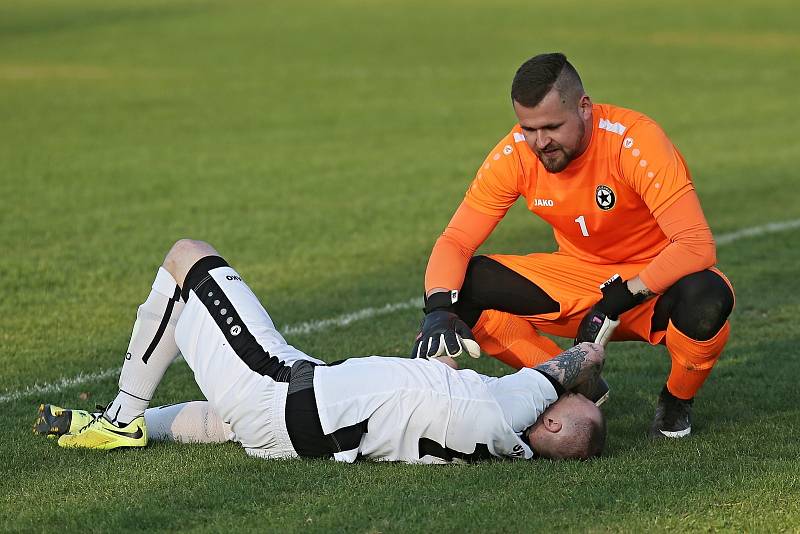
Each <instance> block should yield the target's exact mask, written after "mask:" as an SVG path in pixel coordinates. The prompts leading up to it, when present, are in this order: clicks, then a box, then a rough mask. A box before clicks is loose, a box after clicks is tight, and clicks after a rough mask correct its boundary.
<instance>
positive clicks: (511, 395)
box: [314, 356, 557, 463]
mask: <svg viewBox="0 0 800 534" xmlns="http://www.w3.org/2000/svg"><path fill="white" fill-rule="evenodd" d="M314 391H315V394H316V399H317V408H318V409H319V416H320V422H321V423H322V430H323V431H324V432H325V434H331V433H333V432H334V431H336V430H337V429H339V428H343V427H346V426H350V425H354V424H357V423H360V422H362V421H364V420H367V419H368V420H369V423H368V429H367V433H366V434H364V437H363V438H362V440H361V444H360V446H359V449H358V450H353V451H346V452H343V453H339V454H337V455H335V457H336V459H337V460H341V461H353V460H355V458H356V455H357V454H361V455H362V456H365V457H369V458H372V459H375V460H387V461H403V462H411V463H444V462H447V461H452V460H457V459H459V458H460V459H478V458H484V457H489V456H499V457H512V458H531V457H532V456H533V452H532V451H531V449H530V447H529V446H528V444H527V443H526V442H525V441H523V440H522V439H520V436H519V432H521V431H522V430H524V429H525V428H527V427H528V426H530V425H531V424H533V422H534V421H536V419H537V418H538V417H539V415H540V414H541V412H542V411H544V409H545V408H546V407H547V406H549V405H550V404H552V403H553V402H555V400H556V399H557V395H556V392H555V390H554V389H553V386H552V385H551V384H550V382H549V381H548V380H547V379H546V378H545V377H544V376H542V375H541V374H540V373H538V372H536V371H531V370H524V371H523V372H519V373H515V374H514V375H510V376H508V377H502V378H491V377H485V376H482V375H479V374H478V373H475V372H474V371H471V370H468V369H465V370H459V371H456V370H454V369H451V368H450V367H448V366H447V365H444V364H442V363H440V362H436V361H431V360H424V359H408V358H390V357H381V356H370V357H367V358H353V359H350V360H347V361H345V362H344V363H342V364H340V365H335V366H331V367H322V366H320V367H317V368H316V370H315V376H314ZM522 424H525V425H526V426H525V427H524V428H521V429H519V430H517V429H516V427H519V426H520V425H522Z"/></svg>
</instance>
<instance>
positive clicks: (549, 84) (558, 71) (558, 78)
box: [511, 52, 583, 108]
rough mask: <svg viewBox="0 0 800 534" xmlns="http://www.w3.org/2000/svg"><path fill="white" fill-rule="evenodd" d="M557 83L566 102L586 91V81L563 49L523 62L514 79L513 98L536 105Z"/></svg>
mask: <svg viewBox="0 0 800 534" xmlns="http://www.w3.org/2000/svg"><path fill="white" fill-rule="evenodd" d="M553 86H555V88H556V90H557V91H558V94H559V95H561V99H562V101H564V102H569V101H570V100H573V99H574V100H576V101H577V99H578V98H580V97H581V96H582V95H583V82H581V77H580V76H579V75H578V71H576V70H575V67H573V66H572V64H571V63H570V62H569V61H567V56H565V55H564V54H562V53H560V52H554V53H552V54H539V55H538V56H534V57H532V58H530V59H529V60H528V61H526V62H525V63H523V64H522V65H521V66H520V68H519V69H517V73H516V74H515V75H514V81H513V82H512V83H511V99H512V100H514V101H515V102H517V103H519V104H520V105H522V106H525V107H526V108H533V107H536V106H538V105H539V102H541V101H542V99H543V98H544V97H545V95H546V94H547V93H549V92H550V90H551V89H552V88H553Z"/></svg>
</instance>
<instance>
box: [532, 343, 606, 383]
mask: <svg viewBox="0 0 800 534" xmlns="http://www.w3.org/2000/svg"><path fill="white" fill-rule="evenodd" d="M588 354H589V351H587V350H583V349H581V348H580V346H576V347H572V348H571V349H568V350H566V351H564V352H562V353H561V354H559V355H558V356H556V357H554V358H553V359H552V360H548V361H546V362H544V363H542V364H540V365H537V366H536V369H538V370H539V371H542V372H544V373H547V374H548V375H550V376H551V377H553V378H555V379H556V380H557V381H558V382H559V383H560V384H561V385H562V386H564V389H572V388H573V387H575V386H576V385H578V384H579V383H581V382H584V381H586V380H587V378H589V377H590V376H593V375H595V374H597V371H598V370H597V369H594V367H596V366H595V364H594V362H593V361H591V360H589V359H587V358H586V356H587V355H588ZM590 368H591V370H590Z"/></svg>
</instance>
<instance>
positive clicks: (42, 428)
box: [33, 404, 100, 438]
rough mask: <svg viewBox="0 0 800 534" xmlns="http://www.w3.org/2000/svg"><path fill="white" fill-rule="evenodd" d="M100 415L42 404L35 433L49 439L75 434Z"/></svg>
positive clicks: (34, 428)
mask: <svg viewBox="0 0 800 534" xmlns="http://www.w3.org/2000/svg"><path fill="white" fill-rule="evenodd" d="M99 415H100V414H99V413H94V414H93V413H89V412H87V411H86V410H68V409H66V408H61V407H60V406H55V405H53V404H40V405H39V413H38V416H37V417H36V422H35V423H34V424H33V433H34V434H42V435H44V436H47V437H48V438H57V437H58V436H61V435H63V434H70V433H71V434H74V433H76V432H78V431H79V430H80V429H81V428H83V427H85V426H86V425H88V424H89V423H91V422H92V421H93V420H94V419H95V418H96V417H97V416H99Z"/></svg>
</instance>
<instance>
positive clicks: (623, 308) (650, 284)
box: [413, 53, 734, 438]
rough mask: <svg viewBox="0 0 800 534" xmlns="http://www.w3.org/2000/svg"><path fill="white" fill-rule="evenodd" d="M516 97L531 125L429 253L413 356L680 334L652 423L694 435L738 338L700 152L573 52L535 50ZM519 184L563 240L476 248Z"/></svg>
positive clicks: (507, 351)
mask: <svg viewBox="0 0 800 534" xmlns="http://www.w3.org/2000/svg"><path fill="white" fill-rule="evenodd" d="M511 97H512V103H513V106H514V111H515V113H516V115H517V119H518V123H517V124H516V125H515V126H514V127H513V128H512V129H511V131H510V132H509V133H508V135H506V136H505V137H504V138H503V139H501V140H500V142H499V143H498V144H497V146H496V147H495V148H494V149H493V150H492V151H491V153H490V154H489V155H488V157H487V158H486V160H485V161H484V163H483V164H482V165H481V168H480V169H479V170H478V172H477V175H476V177H475V179H474V180H473V182H472V184H471V185H470V187H469V189H468V190H467V193H466V196H465V198H464V200H463V202H462V203H461V205H460V206H459V207H458V209H457V210H456V212H455V214H454V215H453V218H452V219H451V221H450V223H449V224H448V226H447V228H446V229H445V231H444V233H443V234H442V236H441V237H440V238H439V239H438V240H437V241H436V244H435V246H434V248H433V252H432V253H431V257H430V260H429V262H428V268H427V271H426V274H425V297H426V299H425V313H426V315H425V319H424V320H423V324H422V327H421V330H420V333H419V335H418V336H417V340H416V342H415V344H414V350H413V352H414V355H415V356H418V357H428V356H435V355H441V354H448V355H451V356H452V355H455V354H458V353H460V352H461V351H462V350H463V349H466V350H467V351H468V352H470V354H472V355H477V354H479V349H478V347H477V345H480V348H481V349H482V350H483V351H484V352H486V353H488V354H490V355H491V356H494V357H495V358H497V359H499V360H501V361H503V362H505V363H507V364H509V365H511V366H512V367H515V368H520V367H532V366H535V365H537V364H538V363H540V362H542V361H545V360H547V359H549V358H550V357H551V356H553V355H555V354H558V353H559V352H560V351H561V349H560V348H559V347H558V346H557V345H556V344H555V343H554V342H553V341H552V340H550V339H549V338H547V337H544V336H542V335H541V333H542V332H544V333H548V334H552V335H555V336H561V337H569V338H575V340H576V342H581V341H591V342H597V343H602V344H605V343H607V342H609V341H625V340H636V341H644V342H647V343H649V344H651V345H666V347H667V350H668V352H669V355H670V357H671V359H672V367H671V370H670V373H669V376H668V377H667V380H666V383H665V385H664V387H663V389H662V391H661V393H660V395H659V398H658V401H657V406H656V413H655V417H654V419H653V423H652V425H651V427H650V435H651V436H652V437H657V438H662V437H684V436H688V435H689V434H690V433H691V407H692V402H693V398H694V396H695V394H696V393H697V391H698V390H699V389H700V387H701V386H702V384H703V382H704V381H705V379H706V377H707V376H708V374H709V372H710V371H711V369H712V367H713V366H714V364H715V363H716V361H717V360H718V358H719V357H720V354H721V353H722V350H723V348H724V346H725V343H726V342H727V340H728V336H729V324H728V321H727V319H728V316H729V315H730V313H731V311H732V309H733V305H734V294H733V289H732V287H731V284H730V282H729V281H728V280H727V278H726V277H725V276H724V275H723V274H722V273H721V272H720V271H719V270H718V269H716V268H715V267H714V264H715V262H716V248H715V244H714V240H713V237H712V235H711V230H710V229H709V227H708V223H707V222H706V219H705V216H704V215H703V211H702V209H701V207H700V202H699V200H698V197H697V194H696V193H695V189H694V185H693V183H692V178H691V175H690V173H689V170H688V168H687V166H686V162H685V161H684V159H683V157H682V156H681V154H680V152H678V150H677V148H675V146H674V145H673V144H672V142H671V141H670V140H669V138H668V137H667V136H666V134H665V133H664V132H663V131H662V129H661V128H660V127H659V126H658V124H656V123H655V121H653V120H652V119H650V118H648V117H646V116H645V115H643V114H641V113H638V112H636V111H632V110H629V109H624V108H620V107H617V106H613V105H608V104H596V103H593V102H592V100H591V99H590V98H589V96H588V95H587V94H586V93H585V91H584V89H583V85H582V82H581V79H580V77H579V75H578V73H577V71H576V70H575V69H574V67H573V66H572V65H571V64H570V63H569V62H568V61H567V59H566V57H565V56H564V55H563V54H557V53H556V54H542V55H539V56H536V57H534V58H531V59H530V60H528V61H526V62H525V63H524V64H523V65H522V66H521V67H520V68H519V70H518V71H517V73H516V76H515V77H514V81H513V83H512V87H511ZM519 197H523V198H524V200H525V203H526V205H527V207H528V209H529V210H530V211H531V212H533V213H534V214H536V215H537V216H539V217H540V218H541V219H543V220H544V221H545V222H547V223H548V224H549V225H550V226H552V228H553V233H554V235H555V239H556V242H557V244H558V250H557V251H556V252H553V253H534V254H529V255H525V256H518V255H487V256H473V253H474V252H475V250H476V249H477V248H478V247H479V246H480V245H481V244H482V243H483V242H484V240H485V239H486V238H487V237H488V236H489V234H490V233H491V232H492V230H494V228H495V226H496V225H497V223H498V222H499V221H500V220H501V219H502V218H503V216H504V215H505V214H506V212H507V211H508V209H509V208H510V207H511V205H512V204H513V203H514V202H515V201H516V200H517V199H518V198H519ZM601 286H602V289H601ZM476 343H477V345H476ZM602 393H603V391H602V388H601V389H600V390H599V391H598V394H602Z"/></svg>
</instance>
